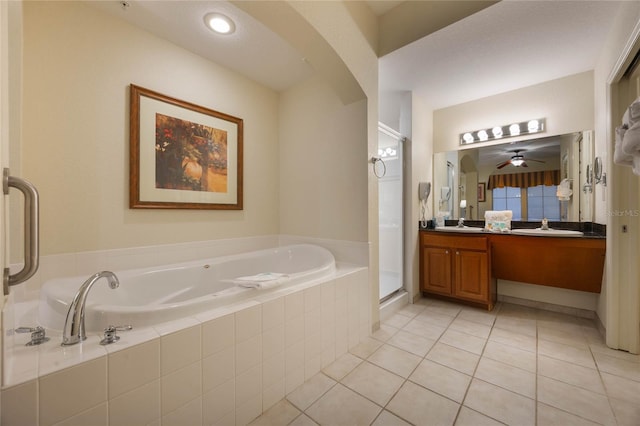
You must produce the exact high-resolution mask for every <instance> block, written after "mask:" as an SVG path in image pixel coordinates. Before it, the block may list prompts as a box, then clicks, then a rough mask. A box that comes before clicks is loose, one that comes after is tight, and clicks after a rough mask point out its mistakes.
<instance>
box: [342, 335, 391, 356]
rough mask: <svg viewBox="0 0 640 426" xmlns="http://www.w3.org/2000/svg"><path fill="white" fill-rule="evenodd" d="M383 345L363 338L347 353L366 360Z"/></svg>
mask: <svg viewBox="0 0 640 426" xmlns="http://www.w3.org/2000/svg"><path fill="white" fill-rule="evenodd" d="M382 345H383V343H382V342H381V341H379V340H377V339H373V338H371V337H365V338H364V339H362V340H361V341H360V343H358V345H357V346H356V347H354V348H352V349H349V352H351V353H352V354H354V355H356V356H358V357H360V358H362V359H367V358H369V356H371V354H372V353H374V352H375V351H377V350H378V348H379V347H380V346H382Z"/></svg>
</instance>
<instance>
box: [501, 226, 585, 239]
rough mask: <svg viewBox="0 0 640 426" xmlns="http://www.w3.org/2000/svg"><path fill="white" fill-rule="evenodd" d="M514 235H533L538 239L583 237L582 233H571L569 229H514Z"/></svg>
mask: <svg viewBox="0 0 640 426" xmlns="http://www.w3.org/2000/svg"><path fill="white" fill-rule="evenodd" d="M511 233H512V234H514V235H533V236H536V237H582V235H583V233H582V232H581V231H570V230H568V229H546V230H543V229H540V228H536V229H513V230H512V231H511Z"/></svg>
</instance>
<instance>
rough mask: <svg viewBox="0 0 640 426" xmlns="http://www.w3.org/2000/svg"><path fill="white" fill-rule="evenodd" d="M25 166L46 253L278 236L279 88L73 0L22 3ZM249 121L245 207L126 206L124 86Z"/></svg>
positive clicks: (245, 149)
mask: <svg viewBox="0 0 640 426" xmlns="http://www.w3.org/2000/svg"><path fill="white" fill-rule="evenodd" d="M24 18H25V24H24V74H23V75H24V80H23V83H24V86H23V90H24V92H23V96H24V98H23V105H24V110H23V112H24V113H23V118H24V121H23V139H22V155H23V159H22V168H23V175H24V177H26V178H28V179H29V180H31V181H32V182H33V183H34V184H35V185H36V186H37V187H38V188H39V191H40V195H41V204H42V205H41V241H42V250H41V252H42V254H43V255H47V254H54V253H64V252H75V251H86V250H99V249H109V248H122V247H131V246H143V245H154V244H166V243H173V242H183V241H198V240H209V239H218V238H231V237H242V236H255V235H265V234H273V233H277V232H278V219H279V218H278V204H279V203H278V197H279V191H278V161H279V160H278V95H277V94H276V93H274V92H273V91H271V90H269V89H266V88H264V87H262V86H260V85H258V84H257V83H254V82H252V81H250V80H247V79H245V78H243V77H241V76H239V75H238V74H237V73H234V72H231V71H229V70H227V69H225V68H223V67H221V66H218V65H216V64H214V63H211V62H209V61H206V60H204V59H203V58H201V57H198V56H196V55H194V54H191V53H189V52H188V51H185V50H184V49H181V48H178V47H177V46H175V45H173V44H171V43H168V42H165V41H163V40H160V39H158V38H156V37H154V36H151V35H150V34H149V33H147V32H145V31H142V30H139V29H136V28H134V27H132V26H130V25H128V24H126V23H124V22H122V21H120V20H117V19H115V18H112V17H109V16H107V15H104V14H102V13H101V12H99V11H96V10H94V9H93V8H91V7H89V6H87V5H85V4H82V3H79V2H42V3H41V2H38V3H35V2H26V3H25V4H24ZM130 83H134V84H137V85H140V86H142V87H146V88H149V89H152V90H156V91H158V92H161V93H163V94H166V95H169V96H172V97H175V98H178V99H181V100H185V101H189V102H192V103H195V104H198V105H202V106H205V107H208V108H211V109H214V110H218V111H222V112H225V113H228V114H231V115H234V116H237V117H240V118H242V119H244V130H245V133H244V210H242V211H193V210H191V211H190V210H177V211H168V210H131V209H129V207H128V185H129V176H128V173H129V171H128V161H129V151H128V150H129V137H128V128H129V127H128V120H129V112H128V111H129V108H128V85H129V84H130Z"/></svg>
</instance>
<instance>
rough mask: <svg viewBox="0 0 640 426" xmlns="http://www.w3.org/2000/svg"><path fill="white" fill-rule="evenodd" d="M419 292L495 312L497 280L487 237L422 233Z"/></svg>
mask: <svg viewBox="0 0 640 426" xmlns="http://www.w3.org/2000/svg"><path fill="white" fill-rule="evenodd" d="M420 257H421V262H420V264H421V266H420V290H421V291H423V292H424V293H428V294H433V295H439V296H445V297H449V298H455V299H457V300H463V301H467V302H473V303H475V304H480V305H483V306H485V307H486V308H487V309H489V310H491V309H493V306H494V303H495V280H493V279H492V278H491V270H490V268H491V259H490V252H489V239H488V237H487V236H478V235H460V234H455V233H440V232H438V233H436V232H421V235H420Z"/></svg>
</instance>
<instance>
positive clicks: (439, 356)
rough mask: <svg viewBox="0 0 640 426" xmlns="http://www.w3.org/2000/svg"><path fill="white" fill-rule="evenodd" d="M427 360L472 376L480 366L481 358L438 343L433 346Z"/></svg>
mask: <svg viewBox="0 0 640 426" xmlns="http://www.w3.org/2000/svg"><path fill="white" fill-rule="evenodd" d="M426 359H429V360H431V361H435V362H437V363H438V364H442V365H444V366H447V367H449V368H453V369H454V370H458V371H460V372H461V373H464V374H467V375H469V376H471V375H473V372H474V371H475V369H476V365H478V360H479V359H480V356H479V355H476V354H472V353H471V352H467V351H463V350H462V349H458V348H454V347H453V346H449V345H445V344H443V343H440V342H438V343H436V344H435V345H433V348H431V350H430V351H429V353H428V354H427V356H426Z"/></svg>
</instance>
